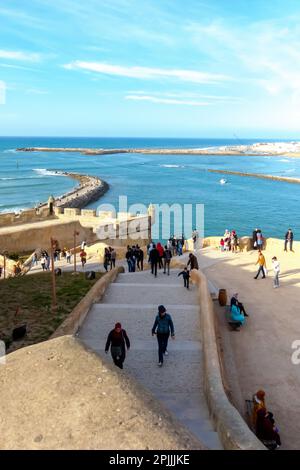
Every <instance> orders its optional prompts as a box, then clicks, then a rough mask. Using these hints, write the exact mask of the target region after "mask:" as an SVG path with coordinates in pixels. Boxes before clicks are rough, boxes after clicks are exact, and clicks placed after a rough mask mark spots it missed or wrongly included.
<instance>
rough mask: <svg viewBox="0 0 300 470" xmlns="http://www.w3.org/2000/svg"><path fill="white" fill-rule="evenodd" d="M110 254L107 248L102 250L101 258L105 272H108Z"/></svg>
mask: <svg viewBox="0 0 300 470" xmlns="http://www.w3.org/2000/svg"><path fill="white" fill-rule="evenodd" d="M110 260H111V254H110V251H109V249H108V248H105V250H104V260H103V267H104V269H105V271H106V272H108V266H109V265H110Z"/></svg>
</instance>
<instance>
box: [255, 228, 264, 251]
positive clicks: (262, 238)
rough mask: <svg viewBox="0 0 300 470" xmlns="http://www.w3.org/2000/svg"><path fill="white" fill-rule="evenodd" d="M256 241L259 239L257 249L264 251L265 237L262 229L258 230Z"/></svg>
mask: <svg viewBox="0 0 300 470" xmlns="http://www.w3.org/2000/svg"><path fill="white" fill-rule="evenodd" d="M256 239H257V249H258V250H262V249H263V244H264V237H263V234H262V233H261V230H260V229H258V230H257V232H256Z"/></svg>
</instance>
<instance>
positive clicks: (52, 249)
mask: <svg viewBox="0 0 300 470" xmlns="http://www.w3.org/2000/svg"><path fill="white" fill-rule="evenodd" d="M55 242H56V240H53V238H52V237H51V238H50V243H51V271H52V310H53V311H55V310H56V309H57V298H56V279H55V269H54V253H53V251H54V247H55Z"/></svg>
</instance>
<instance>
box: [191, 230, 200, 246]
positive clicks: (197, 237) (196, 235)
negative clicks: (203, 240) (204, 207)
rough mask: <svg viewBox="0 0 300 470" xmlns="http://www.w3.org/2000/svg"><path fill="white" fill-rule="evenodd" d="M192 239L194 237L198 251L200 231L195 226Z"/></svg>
mask: <svg viewBox="0 0 300 470" xmlns="http://www.w3.org/2000/svg"><path fill="white" fill-rule="evenodd" d="M192 239H193V242H194V251H196V250H197V248H198V239H199V233H198V231H197V230H196V229H195V228H194V230H193V233H192Z"/></svg>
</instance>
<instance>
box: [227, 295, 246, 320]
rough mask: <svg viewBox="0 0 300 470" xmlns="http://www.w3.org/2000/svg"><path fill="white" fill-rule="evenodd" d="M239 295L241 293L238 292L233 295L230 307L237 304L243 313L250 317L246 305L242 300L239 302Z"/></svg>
mask: <svg viewBox="0 0 300 470" xmlns="http://www.w3.org/2000/svg"><path fill="white" fill-rule="evenodd" d="M238 295H239V294H238V293H236V294H234V295H233V297H232V298H231V301H230V307H232V306H233V305H236V306H237V307H239V309H240V311H241V313H243V314H244V315H245V317H249V315H248V314H247V313H246V310H245V308H244V305H243V304H242V303H241V302H239V300H238Z"/></svg>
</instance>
